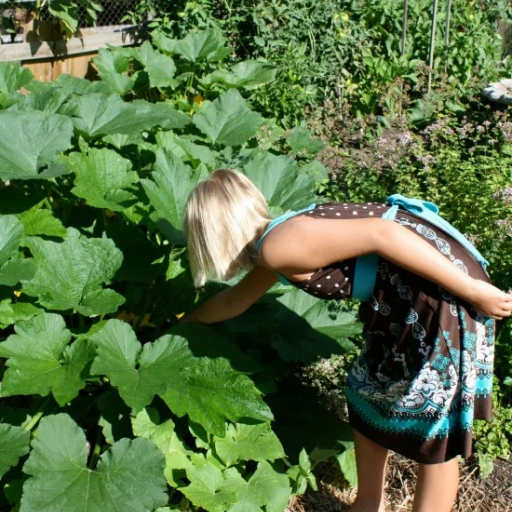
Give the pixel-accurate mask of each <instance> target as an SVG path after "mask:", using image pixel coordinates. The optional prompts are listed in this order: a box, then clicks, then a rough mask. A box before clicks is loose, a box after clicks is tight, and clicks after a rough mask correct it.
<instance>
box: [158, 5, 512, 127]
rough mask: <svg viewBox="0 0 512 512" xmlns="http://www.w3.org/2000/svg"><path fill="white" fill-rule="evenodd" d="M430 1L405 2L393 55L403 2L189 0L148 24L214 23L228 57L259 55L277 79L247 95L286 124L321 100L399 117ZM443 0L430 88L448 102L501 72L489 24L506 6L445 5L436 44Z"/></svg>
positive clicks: (506, 14)
mask: <svg viewBox="0 0 512 512" xmlns="http://www.w3.org/2000/svg"><path fill="white" fill-rule="evenodd" d="M432 4H433V2H431V1H430V0H411V1H409V2H408V9H409V16H408V20H409V21H408V27H407V37H406V44H405V53H404V55H403V56H402V54H401V38H402V17H403V7H404V2H403V0H391V1H390V0H337V1H335V2H333V1H331V0H291V1H288V2H267V1H264V0H233V1H231V2H219V1H216V0H197V1H195V2H179V3H178V4H177V5H176V4H174V5H173V7H172V8H169V7H167V8H165V7H164V6H162V8H161V10H160V11H159V13H161V16H160V17H159V18H157V19H156V20H155V21H153V25H152V26H153V27H154V26H158V27H159V29H160V30H163V31H165V32H168V33H170V34H176V33H177V34H180V33H181V34H183V31H185V30H190V29H195V28H197V27H202V28H207V27H220V28H221V29H222V30H223V31H224V32H225V33H226V35H227V36H228V38H229V39H230V41H231V43H232V45H233V48H234V53H233V55H232V58H233V59H234V60H237V59H246V58H264V59H266V60H268V61H270V62H273V63H275V64H276V66H277V80H276V81H275V82H273V83H271V84H269V85H268V86H267V87H266V88H265V89H262V90H260V91H258V92H257V93H256V101H257V102H258V108H259V109H260V110H261V111H262V112H265V113H267V114H269V115H272V116H274V117H276V118H278V119H279V121H280V122H281V123H283V125H284V126H286V127H291V126H293V125H295V124H298V123H300V122H302V121H304V120H305V117H304V109H305V108H308V107H309V108H312V109H315V107H316V106H317V105H322V104H324V103H325V102H327V101H331V102H333V103H334V104H335V105H336V106H337V108H338V109H339V108H340V107H341V106H342V105H344V104H348V105H349V106H350V112H351V114H352V115H356V116H367V115H380V116H387V117H391V118H392V117H395V116H400V115H402V114H403V113H404V111H405V110H407V109H408V108H409V105H410V104H411V103H413V102H416V101H420V100H421V101H425V99H424V97H423V96H424V93H425V91H426V77H427V72H428V68H427V66H426V63H427V61H428V55H429V44H430V26H431V20H432ZM446 4H447V2H446V0H443V1H440V2H439V11H438V15H437V39H436V48H435V53H434V55H435V60H434V70H435V73H434V76H433V81H434V90H435V89H438V88H439V87H440V86H441V87H442V84H444V83H446V84H448V86H449V88H450V90H451V91H452V98H451V104H452V105H449V106H448V110H449V109H450V108H454V107H455V105H456V104H457V103H458V102H459V100H460V99H462V100H463V99H464V97H465V96H466V95H467V94H468V87H469V90H470V91H471V92H474V91H475V90H477V89H478V90H481V89H479V88H480V86H481V85H482V84H484V85H485V82H486V81H488V80H492V79H495V78H498V77H500V76H501V75H502V74H508V73H509V72H510V64H509V62H508V58H506V57H505V58H504V57H503V55H502V53H503V42H502V39H501V37H500V35H499V33H498V31H497V28H498V22H499V23H501V24H502V25H506V24H507V23H509V22H510V20H512V11H511V9H510V6H509V4H508V2H506V1H504V0H500V1H499V2H491V1H483V2H463V3H461V4H457V5H453V6H452V13H451V29H450V36H449V42H448V45H446V46H445V44H444V40H445V37H444V36H445V22H446Z"/></svg>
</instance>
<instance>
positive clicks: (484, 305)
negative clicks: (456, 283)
mask: <svg viewBox="0 0 512 512" xmlns="http://www.w3.org/2000/svg"><path fill="white" fill-rule="evenodd" d="M472 297H473V298H472V299H470V300H469V302H470V303H471V304H472V306H473V307H474V308H475V309H476V310H477V311H478V312H479V313H482V314H483V315H485V316H487V317H491V318H494V319H495V320H502V319H503V318H507V317H509V316H510V315H511V313H512V293H506V292H503V291H501V290H500V289H499V288H496V286H493V285H492V284H490V283H486V282H485V281H479V280H477V279H475V280H474V282H473V290H472Z"/></svg>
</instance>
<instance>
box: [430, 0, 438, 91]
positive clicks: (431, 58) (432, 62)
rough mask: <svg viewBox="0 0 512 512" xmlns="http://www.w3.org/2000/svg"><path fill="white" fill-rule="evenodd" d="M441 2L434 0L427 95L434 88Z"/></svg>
mask: <svg viewBox="0 0 512 512" xmlns="http://www.w3.org/2000/svg"><path fill="white" fill-rule="evenodd" d="M438 3H439V0H434V7H433V13H432V28H431V29H430V51H429V56H428V67H429V68H430V69H429V71H428V82H427V93H429V92H430V88H431V86H432V72H433V71H434V69H433V68H434V51H435V47H436V24H437V5H438Z"/></svg>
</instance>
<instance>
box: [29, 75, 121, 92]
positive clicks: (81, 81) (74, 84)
mask: <svg viewBox="0 0 512 512" xmlns="http://www.w3.org/2000/svg"><path fill="white" fill-rule="evenodd" d="M52 85H53V86H55V87H59V88H61V89H62V90H63V91H64V92H65V93H67V94H70V95H71V94H73V95H75V94H76V95H78V96H82V95H84V94H95V93H102V94H111V93H112V92H113V91H112V87H110V85H108V84H107V83H105V82H100V81H94V82H91V81H90V80H86V79H85V78H78V77H76V76H73V75H68V74H66V73H64V74H62V75H60V76H59V77H58V78H57V79H56V80H54V81H53V82H52ZM31 90H32V89H31Z"/></svg>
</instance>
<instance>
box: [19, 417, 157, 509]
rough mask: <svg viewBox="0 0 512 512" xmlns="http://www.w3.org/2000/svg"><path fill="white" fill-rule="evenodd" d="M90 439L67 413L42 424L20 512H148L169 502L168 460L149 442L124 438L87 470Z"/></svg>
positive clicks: (24, 468)
mask: <svg viewBox="0 0 512 512" xmlns="http://www.w3.org/2000/svg"><path fill="white" fill-rule="evenodd" d="M87 455H88V453H87V440H86V438H85V435H84V433H83V431H82V430H81V429H80V428H79V427H78V425H77V424H76V423H75V422H74V421H73V420H72V419H71V418H70V417H69V416H68V415H67V414H57V415H55V416H48V417H45V418H43V419H42V420H41V422H40V424H39V427H38V429H37V434H36V437H35V439H34V440H33V441H32V452H31V454H30V457H29V458H28V460H27V462H26V463H25V466H24V467H23V471H24V472H25V473H27V474H28V475H30V477H31V478H29V479H28V480H27V482H26V483H25V485H24V486H23V497H22V500H21V508H20V512H69V511H70V510H77V511H78V510H80V512H105V511H107V510H108V511H114V510H119V511H121V510H122V511H123V512H148V511H150V510H154V509H155V508H156V507H159V506H163V505H165V504H166V503H167V495H166V493H165V478H164V475H163V471H164V467H165V461H164V456H163V455H162V452H161V451H160V450H159V449H158V448H157V447H156V446H155V445H154V444H153V443H152V442H151V441H149V440H147V439H135V440H133V441H131V440H128V439H122V440H121V441H119V442H118V443H116V444H115V445H114V446H113V447H112V448H111V449H110V450H109V451H108V452H106V453H104V454H103V455H102V457H101V460H100V462H99V463H98V466H97V467H96V468H88V467H87Z"/></svg>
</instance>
